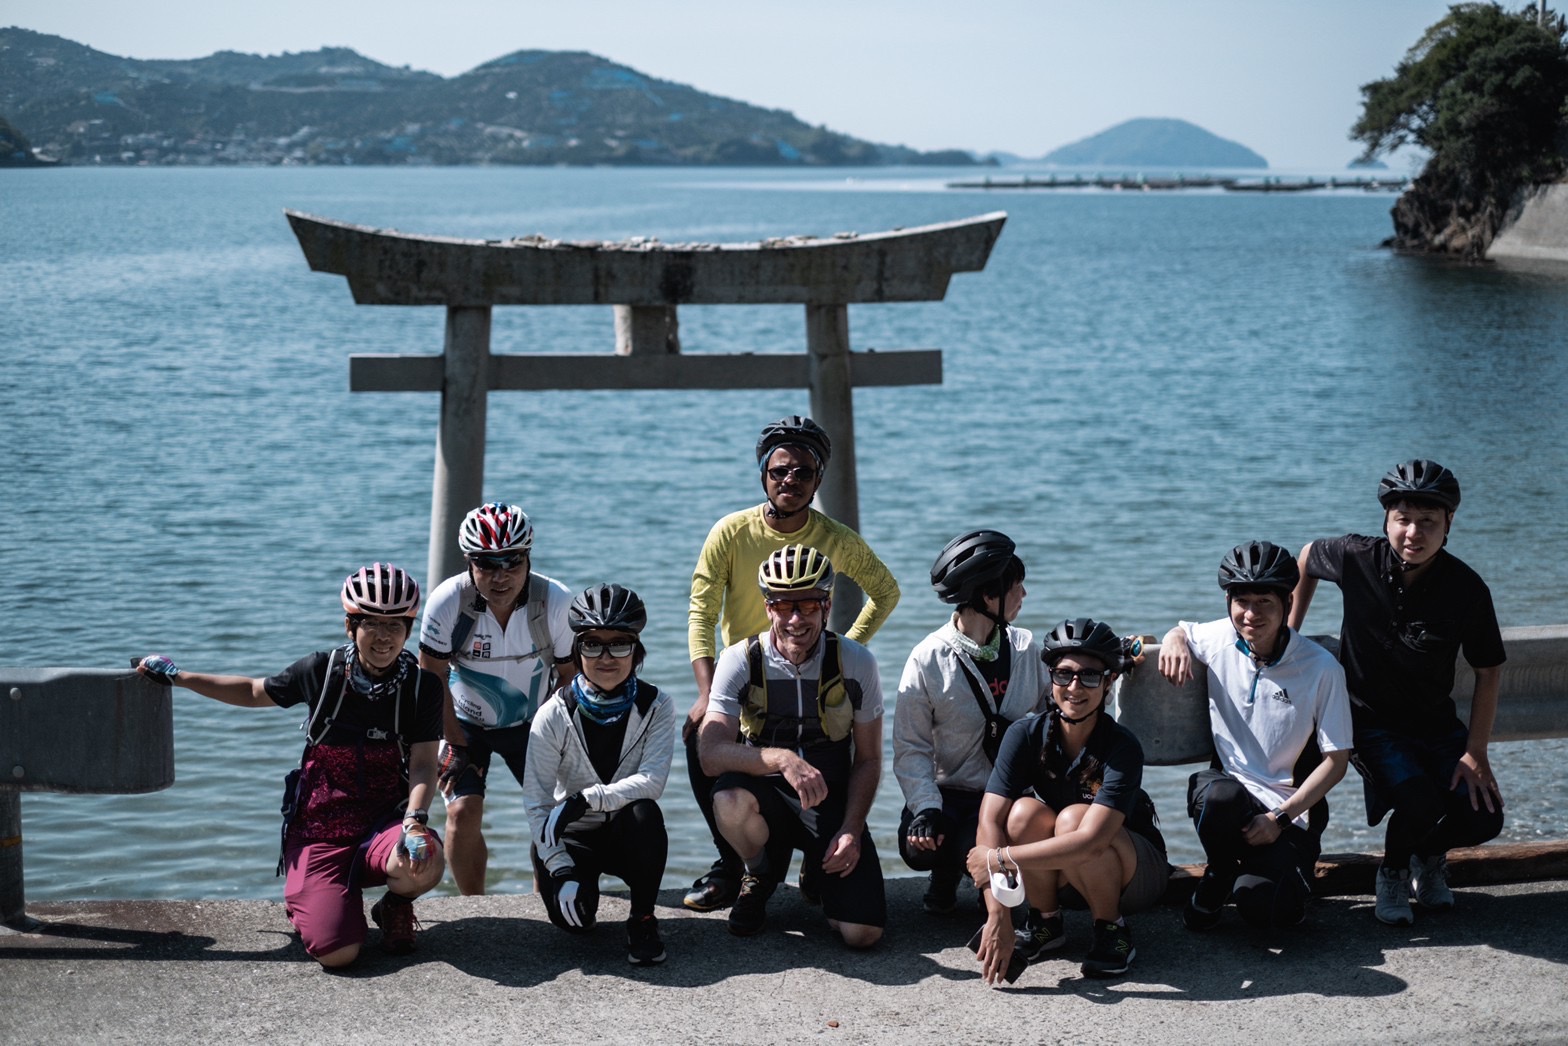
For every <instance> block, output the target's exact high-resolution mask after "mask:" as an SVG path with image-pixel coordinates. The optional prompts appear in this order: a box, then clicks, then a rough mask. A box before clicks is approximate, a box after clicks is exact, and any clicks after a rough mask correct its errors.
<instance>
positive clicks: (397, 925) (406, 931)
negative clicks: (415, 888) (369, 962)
mask: <svg viewBox="0 0 1568 1046" xmlns="http://www.w3.org/2000/svg"><path fill="white" fill-rule="evenodd" d="M370 918H371V919H373V920H374V921H375V924H376V925H377V926H379V927H381V950H382V951H384V952H386V953H387V954H388V955H407V954H408V953H409V952H411V951H413V950H414V931H415V930H416V929H418V927H419V920H418V919H416V918H415V917H414V902H413V901H411V900H409V899H408V898H407V897H402V896H399V895H398V894H395V893H392V892H391V891H388V892H387V895H386V896H385V897H383V898H381V900H379V901H377V902H376V903H375V904H374V905H372V906H371V909H370Z"/></svg>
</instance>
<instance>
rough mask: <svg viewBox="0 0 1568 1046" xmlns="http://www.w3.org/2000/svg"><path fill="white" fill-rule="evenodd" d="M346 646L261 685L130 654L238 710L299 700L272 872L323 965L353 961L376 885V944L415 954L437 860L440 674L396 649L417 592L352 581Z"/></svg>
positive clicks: (385, 574) (385, 578)
mask: <svg viewBox="0 0 1568 1046" xmlns="http://www.w3.org/2000/svg"><path fill="white" fill-rule="evenodd" d="M341 598H342V603H343V611H344V614H345V617H344V619H343V627H344V629H345V630H346V631H347V633H348V636H349V642H347V643H345V644H344V645H342V646H340V647H337V648H336V649H334V650H330V651H325V650H324V651H319V652H317V653H314V654H307V655H306V656H304V657H302V658H300V659H299V660H298V661H296V662H294V663H293V664H292V665H290V666H289V667H287V668H285V669H284V670H283V671H282V672H279V673H278V674H277V675H273V676H268V677H266V678H265V679H254V678H251V677H248V676H226V675H208V674H206V673H202V672H189V671H185V670H182V669H180V668H179V667H177V666H176V665H175V664H174V662H173V661H171V660H170V659H169V658H167V657H164V656H162V655H161V654H150V655H148V656H146V657H142V658H133V659H132V662H131V663H132V664H133V665H135V666H136V670H137V671H138V672H140V673H141V674H142V675H144V676H146V677H148V678H149V679H152V680H154V681H155V682H159V683H163V684H165V685H170V686H178V687H184V688H185V689H186V690H190V691H193V692H195V693H198V694H200V695H202V696H203V697H209V698H211V699H213V700H214V701H221V702H223V703H224V704H228V705H238V706H240V707H245V708H272V707H275V706H276V707H282V708H292V707H294V706H296V705H305V706H306V708H307V713H306V719H305V737H306V741H305V751H304V754H303V755H302V756H301V759H300V766H299V769H298V770H296V771H294V772H293V773H291V774H289V775H288V778H287V781H286V783H285V786H284V793H285V794H284V824H283V855H282V859H281V860H280V861H279V863H278V871H279V874H284V873H286V874H287V876H288V878H287V879H286V881H285V884H284V887H283V897H284V904H285V909H286V911H287V913H288V917H289V921H290V922H291V923H293V924H294V928H295V929H296V930H298V931H299V935H300V940H301V941H302V942H303V943H304V945H305V951H306V952H308V953H309V954H310V956H311V957H312V958H314V959H315V960H316V961H317V962H319V963H321V965H322V966H324V967H328V968H333V967H339V966H347V965H348V964H349V963H351V962H353V961H354V960H355V959H357V958H358V957H359V950H360V946H361V945H362V944H363V943H364V940H365V934H366V931H367V926H366V923H365V909H364V901H363V900H362V898H361V894H360V891H361V889H362V888H363V887H365V886H380V885H383V884H385V885H386V887H387V892H386V894H385V895H384V896H383V897H382V898H381V900H379V901H377V902H376V904H375V906H374V907H373V908H371V910H370V914H371V918H373V919H374V920H375V921H376V924H377V925H378V926H380V927H381V931H382V937H381V946H382V949H383V950H385V951H386V952H388V953H390V954H394V955H402V954H406V953H407V952H411V951H413V950H414V931H415V927H416V925H417V922H416V920H415V918H414V903H413V900H414V898H415V897H418V896H419V895H420V894H422V893H425V892H426V891H427V890H430V889H431V888H433V887H434V886H436V885H437V884H438V883H440V882H441V876H442V875H443V874H444V872H445V870H446V861H445V857H444V855H443V853H442V849H441V839H440V837H439V836H438V835H437V834H436V833H435V832H434V831H432V830H431V829H430V828H429V826H428V820H429V809H430V800H431V799H432V798H433V797H434V795H435V785H436V749H437V746H438V744H439V742H440V740H441V704H442V692H441V679H440V677H438V676H436V675H435V674H434V673H432V672H428V671H425V670H424V669H422V668H420V667H419V664H418V662H417V661H416V660H415V659H414V655H412V654H410V653H409V652H408V651H406V650H404V649H403V645H404V644H405V643H406V642H407V641H408V635H409V632H410V631H411V630H412V629H413V626H414V614H415V612H416V611H417V609H418V607H419V585H418V584H417V583H416V582H415V581H414V579H413V578H412V577H410V576H409V575H408V574H407V573H405V572H404V571H402V570H400V569H398V568H397V567H395V566H392V565H391V564H389V563H374V564H371V565H370V566H368V567H364V568H362V569H360V570H357V571H355V572H354V573H352V574H350V575H349V576H348V578H347V580H345V581H344V582H343V590H342V594H341Z"/></svg>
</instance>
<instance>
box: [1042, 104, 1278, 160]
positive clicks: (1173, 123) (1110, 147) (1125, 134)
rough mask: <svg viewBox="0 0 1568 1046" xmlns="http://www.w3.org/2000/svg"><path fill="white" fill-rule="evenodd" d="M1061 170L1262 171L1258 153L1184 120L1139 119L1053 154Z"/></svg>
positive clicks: (1121, 124) (1052, 157) (1051, 157)
mask: <svg viewBox="0 0 1568 1046" xmlns="http://www.w3.org/2000/svg"><path fill="white" fill-rule="evenodd" d="M1043 160H1044V162H1046V163H1054V164H1058V165H1060V166H1062V167H1202V168H1206V169H1212V168H1216V167H1249V168H1250V167H1267V166H1268V165H1269V162H1268V161H1267V160H1265V159H1264V158H1263V157H1261V156H1259V155H1258V154H1257V153H1255V152H1253V151H1252V150H1251V149H1248V148H1247V147H1246V146H1245V145H1240V144H1238V143H1236V142H1233V141H1230V140H1229V139H1226V138H1221V137H1220V136H1219V135H1216V134H1213V133H1211V132H1209V131H1205V130H1204V129H1203V128H1201V127H1199V126H1198V125H1197V124H1192V123H1188V122H1187V121H1186V120H1165V119H1153V118H1148V117H1145V118H1140V119H1137V120H1128V121H1126V122H1124V123H1119V124H1117V125H1116V126H1115V127H1112V128H1110V129H1109V130H1105V131H1101V132H1100V133H1099V134H1096V135H1092V136H1090V137H1088V138H1084V139H1082V140H1081V141H1077V142H1073V143H1071V144H1069V145H1064V146H1062V147H1061V148H1060V149H1053V150H1052V151H1051V152H1049V153H1046V154H1045V156H1044V157H1043Z"/></svg>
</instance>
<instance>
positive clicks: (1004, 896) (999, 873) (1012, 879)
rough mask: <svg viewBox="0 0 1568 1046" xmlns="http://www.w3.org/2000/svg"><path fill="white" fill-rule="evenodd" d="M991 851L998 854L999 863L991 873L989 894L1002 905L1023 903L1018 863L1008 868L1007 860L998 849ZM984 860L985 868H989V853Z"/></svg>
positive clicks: (1009, 905) (1014, 905) (1021, 880)
mask: <svg viewBox="0 0 1568 1046" xmlns="http://www.w3.org/2000/svg"><path fill="white" fill-rule="evenodd" d="M991 853H993V854H998V856H997V863H998V865H999V867H998V868H997V870H996V871H994V872H992V873H991V896H993V897H995V898H996V899H997V902H998V903H1000V904H1001V905H1002V906H1003V907H1006V908H1016V907H1017V906H1018V905H1020V904H1023V903H1024V884H1023V877H1022V876H1020V875H1019V874H1018V865H1016V864H1014V865H1013V866H1012V868H1010V869H1009V868H1008V866H1007V862H1006V861H1004V860H1003V859H1002V857H1001V856H1000V854H999V853H998V851H996V850H992V851H991ZM985 861H986V868H987V869H989V868H990V867H991V854H987V855H986V858H985Z"/></svg>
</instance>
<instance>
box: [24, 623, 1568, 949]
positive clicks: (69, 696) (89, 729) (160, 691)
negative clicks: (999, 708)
mask: <svg viewBox="0 0 1568 1046" xmlns="http://www.w3.org/2000/svg"><path fill="white" fill-rule="evenodd" d="M1310 638H1313V639H1315V640H1316V641H1317V642H1320V643H1322V644H1323V645H1325V646H1327V647H1329V648H1330V649H1331V650H1335V651H1337V649H1338V646H1339V641H1338V639H1337V637H1334V636H1313V637H1310ZM1503 642H1504V643H1505V645H1506V646H1507V650H1508V661H1507V663H1506V664H1504V666H1503V672H1502V683H1501V691H1500V696H1499V699H1498V710H1497V722H1496V726H1495V728H1494V731H1493V738H1494V739H1495V740H1498V741H1518V740H1529V739H1535V738H1545V737H1564V736H1568V625H1547V626H1544V627H1538V628H1510V629H1504V630H1503ZM1145 653H1146V657H1145V660H1144V663H1143V664H1142V665H1140V666H1139V667H1138V668H1136V669H1135V670H1134V671H1132V672H1131V673H1129V674H1128V675H1127V676H1125V677H1124V678H1123V679H1122V681H1121V683H1120V686H1119V691H1118V695H1117V718H1118V721H1119V722H1121V723H1122V724H1124V725H1125V726H1127V728H1128V729H1130V730H1132V732H1133V733H1135V734H1137V735H1138V739H1139V741H1140V742H1142V744H1143V750H1144V755H1145V756H1146V758H1147V759H1148V761H1149V762H1150V763H1152V764H1155V765H1160V766H1171V765H1177V764H1181V763H1196V762H1206V761H1207V760H1208V758H1209V755H1210V752H1211V750H1212V749H1211V744H1212V742H1211V741H1210V735H1209V714H1208V695H1207V690H1206V686H1207V677H1206V674H1205V673H1204V672H1203V670H1202V666H1198V670H1199V672H1198V676H1197V678H1195V679H1194V680H1193V681H1192V682H1190V683H1188V684H1187V685H1186V686H1182V687H1176V686H1172V685H1171V684H1169V683H1167V682H1166V681H1165V679H1164V677H1162V676H1161V675H1160V674H1159V672H1158V671H1157V670H1156V669H1155V664H1156V663H1157V661H1158V659H1159V646H1158V644H1155V643H1150V644H1148V645H1147V646H1146V647H1145ZM1472 678H1473V676H1472V674H1471V672H1470V669H1469V667H1468V666H1467V665H1465V664H1464V662H1463V660H1461V661H1460V663H1459V671H1458V674H1457V678H1456V680H1455V685H1454V693H1455V695H1456V700H1457V703H1458V704H1459V712H1460V715H1461V716H1467V715H1468V712H1469V695H1470V690H1471V686H1472V682H1471V681H1472ZM173 783H174V701H173V695H172V691H170V690H169V689H168V688H165V687H159V686H156V685H155V684H153V683H151V682H149V681H148V680H146V679H143V678H142V677H141V676H138V675H136V674H135V673H134V672H125V671H118V672H117V671H107V670H99V669H84V668H33V669H26V668H0V922H3V923H4V924H5V925H6V926H9V927H12V928H14V929H23V928H28V927H30V926H32V925H33V921H32V920H31V919H29V918H28V917H27V914H26V911H25V903H24V901H25V896H24V891H23V876H22V806H21V793H22V792H78V793H137V792H154V791H158V790H159V789H162V788H167V787H169V786H170V785H172V784H173Z"/></svg>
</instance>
